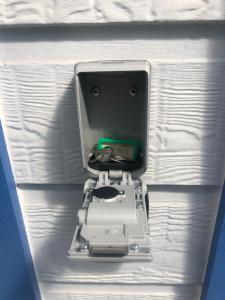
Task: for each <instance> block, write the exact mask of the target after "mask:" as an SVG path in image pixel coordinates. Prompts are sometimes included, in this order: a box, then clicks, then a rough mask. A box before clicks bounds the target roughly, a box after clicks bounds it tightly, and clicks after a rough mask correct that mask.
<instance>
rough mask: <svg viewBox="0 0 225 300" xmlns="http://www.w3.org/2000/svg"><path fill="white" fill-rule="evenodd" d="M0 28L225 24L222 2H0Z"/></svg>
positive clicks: (75, 0)
mask: <svg viewBox="0 0 225 300" xmlns="http://www.w3.org/2000/svg"><path fill="white" fill-rule="evenodd" d="M0 8H1V10H0V24H1V25H2V26H6V25H11V26H12V25H18V24H77V23H113V22H156V21H205V20H209V21H210V20H224V18H225V16H224V9H225V6H224V1H222V0H208V1H204V0H192V1H175V2H174V0H170V1H167V2H165V1H163V0H151V1H149V0H139V1H129V0H125V1H116V0H108V1H104V0H93V1H91V0H74V1H72V0H66V1H63V2H62V1H53V0H51V1H44V0H37V1H34V0H32V1H29V0H21V1H18V0H1V1H0Z"/></svg>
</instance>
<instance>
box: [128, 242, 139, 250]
mask: <svg viewBox="0 0 225 300" xmlns="http://www.w3.org/2000/svg"><path fill="white" fill-rule="evenodd" d="M130 250H131V251H135V252H138V251H139V245H138V244H136V243H134V244H131V245H130Z"/></svg>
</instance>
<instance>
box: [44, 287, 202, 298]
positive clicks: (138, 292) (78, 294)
mask: <svg viewBox="0 0 225 300" xmlns="http://www.w3.org/2000/svg"><path fill="white" fill-rule="evenodd" d="M41 288H42V291H43V293H44V294H45V297H46V299H50V300H61V299H69V300H71V299H73V300H74V299H75V300H77V299H81V300H84V299H85V300H86V299H91V300H98V299H100V300H103V299H104V300H105V299H107V300H108V299H109V300H181V299H182V300H183V299H184V300H196V299H198V296H199V290H200V287H199V286H197V285H196V286H192V285H190V286H182V285H180V286H179V285H175V286H174V285H171V286H163V285H162V286H160V289H159V286H157V285H142V284H138V285H136V284H133V285H112V284H104V285H98V284H92V285H80V284H63V285H62V284H50V283H47V284H45V283H42V284H41Z"/></svg>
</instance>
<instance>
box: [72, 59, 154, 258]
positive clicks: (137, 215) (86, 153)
mask: <svg viewBox="0 0 225 300" xmlns="http://www.w3.org/2000/svg"><path fill="white" fill-rule="evenodd" d="M75 87H76V100H77V107H78V115H79V129H80V139H81V149H82V159H83V166H84V168H85V169H87V171H88V174H89V177H90V178H89V179H88V180H87V181H86V182H85V184H84V192H83V206H82V208H81V209H80V210H79V211H78V220H79V222H78V224H77V225H76V228H75V233H74V237H73V240H72V244H71V247H70V250H69V253H68V258H69V259H71V260H89V261H104V262H106V261H108V262H125V261H149V260H151V257H152V256H151V249H150V235H149V226H148V209H149V200H148V193H147V186H146V185H145V184H144V183H143V182H142V180H141V177H142V176H143V175H144V173H145V171H146V168H147V165H148V110H149V107H148V103H149V95H150V65H149V63H148V62H146V61H99V62H83V63H78V64H77V65H76V66H75ZM101 137H111V138H112V137H113V138H117V139H124V138H125V139H129V140H138V141H139V142H140V144H141V151H140V153H139V156H138V159H136V161H132V162H131V161H128V162H126V161H124V160H122V159H121V161H117V160H114V161H112V162H111V161H110V162H107V163H106V162H105V161H97V160H95V162H94V163H93V160H92V161H91V160H90V153H91V152H92V151H93V150H92V149H93V146H94V145H96V142H97V141H98V140H99V139H100V138H101ZM128 152H129V151H128Z"/></svg>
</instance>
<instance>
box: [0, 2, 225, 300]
mask: <svg viewBox="0 0 225 300" xmlns="http://www.w3.org/2000/svg"><path fill="white" fill-rule="evenodd" d="M0 6H1V7H2V9H0V12H1V13H0V24H1V26H2V27H3V28H2V31H1V32H0V39H1V44H0V49H1V51H0V97H1V102H0V113H1V118H2V121H3V125H4V131H5V134H6V138H7V144H8V147H9V152H10V158H11V162H12V166H13V172H14V175H15V179H16V182H17V184H18V193H19V197H20V202H21V206H22V209H23V216H24V220H25V224H26V230H27V233H28V238H29V242H30V246H31V251H32V255H33V259H34V263H35V269H36V273H37V276H38V280H39V284H40V287H41V291H42V295H43V299H46V300H51V299H54V300H57V299H65V300H71V299H113V300H114V299H124V300H125V299H137V300H138V299H150V300H162V299H163V300H180V299H185V300H198V299H199V292H200V290H201V283H202V278H203V274H204V269H205V264H206V261H207V254H208V249H209V245H210V239H211V232H212V228H213V224H214V218H215V213H216V210H217V206H218V199H219V194H220V184H221V182H222V179H223V176H224V163H225V156H224V146H225V137H224V130H225V119H224V115H225V99H224V94H225V93H224V92H225V91H224V89H225V88H224V80H225V57H224V49H225V40H224V29H225V27H224V25H223V24H222V23H218V24H216V23H214V22H213V23H211V22H209V21H211V20H223V19H224V18H225V16H224V15H225V7H224V6H225V5H224V2H223V1H220V0H214V1H213V0H212V1H202V0H192V1H167V2H166V3H165V1H154V0H152V1H145V0H142V1H101V0H98V1H97V0H96V1H69V0H68V1H67V3H65V1H64V2H63V4H62V3H61V2H59V1H56V2H54V3H53V1H47V2H44V1H35V2H33V3H32V1H21V2H20V1H19V2H18V1H7V0H5V1H0ZM155 21H189V24H186V23H182V22H179V23H164V22H161V23H160V24H155ZM194 21H207V23H204V24H203V23H202V24H200V23H198V24H194V23H193V22H194ZM118 22H120V23H127V24H111V25H110V24H108V23H118ZM135 22H136V23H135ZM140 22H141V24H139V23H140ZM64 23H65V24H75V23H76V26H70V27H69V26H67V27H65V26H62V24H64ZM82 23H96V25H94V24H92V25H85V26H84V25H82ZM98 23H104V24H101V26H99V25H97V24H98ZM137 23H138V24H137ZM192 23H193V24H192ZM28 24H34V25H43V24H44V25H48V24H53V25H56V24H57V25H58V27H47V26H45V27H44V28H43V27H33V28H30V26H26V25H28ZM21 25H23V27H24V28H19V26H21ZM59 25H61V26H59ZM5 27H8V28H5ZM99 59H105V60H107V59H109V60H113V59H117V60H119V59H146V60H148V61H149V62H150V64H151V66H152V77H151V97H150V109H149V119H150V129H149V142H150V145H149V148H150V149H149V166H148V170H147V172H146V174H145V175H144V178H143V180H146V182H147V184H149V198H150V210H149V225H150V231H151V242H152V252H153V262H150V263H124V264H101V263H82V264H81V263H76V264H71V263H69V262H68V261H67V258H66V254H67V250H68V248H69V245H70V242H71V239H72V235H73V231H74V227H75V221H76V219H75V215H76V211H77V210H78V208H79V206H80V205H81V197H82V186H81V183H83V181H84V179H85V176H86V175H85V172H84V171H83V169H82V162H81V151H80V142H79V129H78V122H77V115H76V106H75V99H74V84H73V66H74V64H75V63H77V62H80V61H88V60H99Z"/></svg>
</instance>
